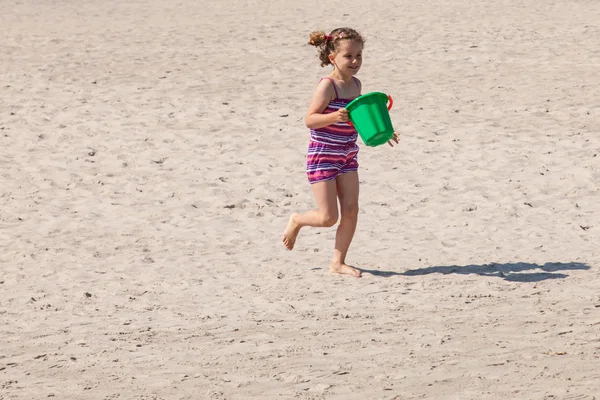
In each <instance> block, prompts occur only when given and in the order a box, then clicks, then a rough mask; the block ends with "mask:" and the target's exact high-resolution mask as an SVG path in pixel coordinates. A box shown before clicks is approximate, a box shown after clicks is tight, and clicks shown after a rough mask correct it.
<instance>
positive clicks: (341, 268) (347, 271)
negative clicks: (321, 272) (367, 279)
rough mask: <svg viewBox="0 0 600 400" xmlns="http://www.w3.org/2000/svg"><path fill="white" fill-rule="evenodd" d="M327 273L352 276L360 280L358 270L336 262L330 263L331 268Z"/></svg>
mask: <svg viewBox="0 0 600 400" xmlns="http://www.w3.org/2000/svg"><path fill="white" fill-rule="evenodd" d="M329 272H331V273H335V274H343V275H352V276H355V277H357V278H360V277H361V276H362V274H361V272H360V270H359V269H356V268H354V267H351V266H349V265H346V264H344V263H338V262H334V263H331V266H330V267H329Z"/></svg>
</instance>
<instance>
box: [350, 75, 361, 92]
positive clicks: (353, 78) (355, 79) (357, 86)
mask: <svg viewBox="0 0 600 400" xmlns="http://www.w3.org/2000/svg"><path fill="white" fill-rule="evenodd" d="M352 80H353V81H354V84H355V85H356V88H357V89H358V94H359V95H360V85H359V84H358V79H357V78H355V77H352Z"/></svg>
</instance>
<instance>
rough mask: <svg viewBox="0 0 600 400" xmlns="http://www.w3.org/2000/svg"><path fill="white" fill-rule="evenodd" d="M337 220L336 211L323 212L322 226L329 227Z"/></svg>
mask: <svg viewBox="0 0 600 400" xmlns="http://www.w3.org/2000/svg"><path fill="white" fill-rule="evenodd" d="M337 220H338V215H337V213H329V212H325V213H323V220H322V223H323V226H324V227H327V228H330V227H332V226H334V225H335V224H336V222H337Z"/></svg>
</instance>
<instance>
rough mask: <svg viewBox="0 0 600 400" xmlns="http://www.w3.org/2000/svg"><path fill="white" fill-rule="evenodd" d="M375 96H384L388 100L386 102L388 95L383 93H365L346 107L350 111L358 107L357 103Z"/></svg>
mask: <svg viewBox="0 0 600 400" xmlns="http://www.w3.org/2000/svg"><path fill="white" fill-rule="evenodd" d="M374 96H383V97H385V98H386V100H387V99H388V95H387V94H385V93H382V92H369V93H365V94H361V95H360V96H358V97H357V98H355V99H354V100H352V101H351V102H350V103H348V104H347V105H346V109H347V110H349V109H350V108H351V107H354V106H355V105H356V103H358V102H359V101H361V100H364V99H365V98H366V97H374Z"/></svg>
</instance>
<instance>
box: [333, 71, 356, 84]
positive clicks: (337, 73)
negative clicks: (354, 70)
mask: <svg viewBox="0 0 600 400" xmlns="http://www.w3.org/2000/svg"><path fill="white" fill-rule="evenodd" d="M330 76H331V77H332V78H333V79H337V80H338V81H344V82H345V83H349V82H352V75H344V74H342V73H341V72H340V70H339V69H337V68H336V69H334V70H333V72H332V73H331V75H330Z"/></svg>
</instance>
